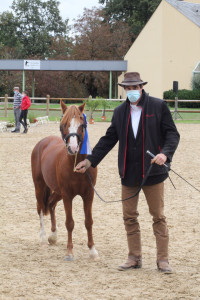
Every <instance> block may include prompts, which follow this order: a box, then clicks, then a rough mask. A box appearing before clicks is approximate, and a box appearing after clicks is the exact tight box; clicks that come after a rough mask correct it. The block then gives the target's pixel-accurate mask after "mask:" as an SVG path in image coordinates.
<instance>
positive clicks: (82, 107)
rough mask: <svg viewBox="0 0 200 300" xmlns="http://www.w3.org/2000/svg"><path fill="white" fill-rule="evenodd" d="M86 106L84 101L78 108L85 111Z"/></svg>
mask: <svg viewBox="0 0 200 300" xmlns="http://www.w3.org/2000/svg"><path fill="white" fill-rule="evenodd" d="M84 108H85V103H83V104H82V105H80V106H79V107H78V109H79V110H80V112H83V111H84Z"/></svg>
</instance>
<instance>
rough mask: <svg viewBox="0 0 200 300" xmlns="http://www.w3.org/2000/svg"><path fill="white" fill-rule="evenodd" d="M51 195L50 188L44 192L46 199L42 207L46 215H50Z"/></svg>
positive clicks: (46, 188) (44, 198)
mask: <svg viewBox="0 0 200 300" xmlns="http://www.w3.org/2000/svg"><path fill="white" fill-rule="evenodd" d="M50 194H51V191H50V188H49V187H48V186H46V187H45V191H44V197H43V203H42V204H43V205H42V211H43V213H44V215H45V216H46V215H48V213H49V196H50Z"/></svg>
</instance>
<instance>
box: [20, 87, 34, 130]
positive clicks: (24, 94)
mask: <svg viewBox="0 0 200 300" xmlns="http://www.w3.org/2000/svg"><path fill="white" fill-rule="evenodd" d="M30 106H31V100H30V98H29V97H28V92H27V91H23V92H22V103H21V115H20V119H19V121H20V123H21V124H22V125H23V126H24V131H23V133H27V132H28V128H27V123H26V119H27V114H28V108H29V107H30ZM22 119H24V121H22Z"/></svg>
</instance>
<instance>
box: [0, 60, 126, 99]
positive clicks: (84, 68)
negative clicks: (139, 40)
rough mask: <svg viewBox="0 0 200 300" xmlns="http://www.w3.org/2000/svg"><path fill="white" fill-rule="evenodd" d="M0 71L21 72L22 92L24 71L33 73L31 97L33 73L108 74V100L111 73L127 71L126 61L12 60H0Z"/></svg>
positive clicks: (110, 93) (110, 87)
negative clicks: (74, 72)
mask: <svg viewBox="0 0 200 300" xmlns="http://www.w3.org/2000/svg"><path fill="white" fill-rule="evenodd" d="M0 70H4V71H5V70H6V71H9V70H10V71H22V72H23V84H22V86H23V90H25V71H33V85H32V90H33V95H32V97H34V82H35V78H34V71H76V72H78V71H81V72H89V71H97V72H102V71H103V72H110V80H109V98H110V99H111V98H112V72H124V71H127V61H124V60H123V61H121V60H29V59H27V60H23V59H19V60H12V59H1V60H0ZM116 80H117V77H116V78H115V90H117V82H116Z"/></svg>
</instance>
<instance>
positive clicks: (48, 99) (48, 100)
mask: <svg viewBox="0 0 200 300" xmlns="http://www.w3.org/2000/svg"><path fill="white" fill-rule="evenodd" d="M49 102H50V95H47V116H49Z"/></svg>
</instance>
